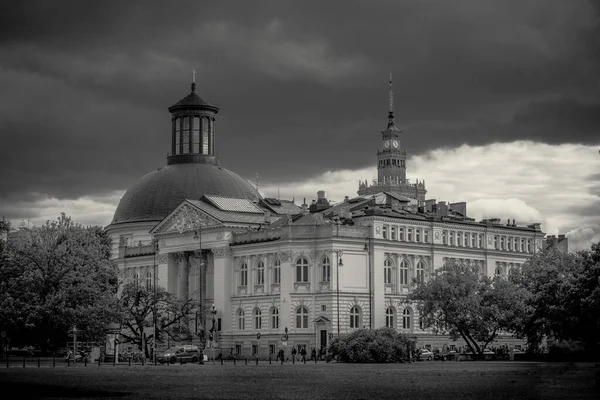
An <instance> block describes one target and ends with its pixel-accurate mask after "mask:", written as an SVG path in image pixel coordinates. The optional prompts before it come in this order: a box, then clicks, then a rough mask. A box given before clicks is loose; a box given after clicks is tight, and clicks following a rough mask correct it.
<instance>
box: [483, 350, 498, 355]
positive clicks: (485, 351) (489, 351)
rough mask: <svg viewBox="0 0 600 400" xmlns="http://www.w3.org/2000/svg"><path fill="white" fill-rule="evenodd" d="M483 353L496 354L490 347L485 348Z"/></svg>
mask: <svg viewBox="0 0 600 400" xmlns="http://www.w3.org/2000/svg"><path fill="white" fill-rule="evenodd" d="M483 354H484V355H486V354H496V353H494V352H493V351H492V350H490V349H485V350H484V351H483Z"/></svg>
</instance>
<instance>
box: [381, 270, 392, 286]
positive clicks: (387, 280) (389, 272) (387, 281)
mask: <svg viewBox="0 0 600 400" xmlns="http://www.w3.org/2000/svg"><path fill="white" fill-rule="evenodd" d="M383 274H384V276H383V280H384V283H385V284H391V283H392V269H391V268H390V267H385V269H384V271H383Z"/></svg>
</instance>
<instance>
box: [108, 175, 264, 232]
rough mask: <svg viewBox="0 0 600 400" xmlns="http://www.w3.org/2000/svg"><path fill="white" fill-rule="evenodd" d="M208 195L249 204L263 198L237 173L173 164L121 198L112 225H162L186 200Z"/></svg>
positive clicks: (137, 184) (147, 177)
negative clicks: (164, 219)
mask: <svg viewBox="0 0 600 400" xmlns="http://www.w3.org/2000/svg"><path fill="white" fill-rule="evenodd" d="M205 194H212V195H220V196H224V197H235V198H242V199H248V200H256V199H257V198H261V196H260V194H259V193H258V191H257V190H256V188H255V187H254V186H252V184H251V183H250V182H248V181H247V180H246V179H244V178H242V177H241V176H239V175H238V174H236V173H235V172H232V171H229V170H227V169H225V168H222V167H219V166H218V165H214V164H197V163H189V164H172V165H168V166H166V167H164V168H161V169H158V170H156V171H152V172H150V173H148V174H146V175H145V176H144V177H143V178H142V179H140V180H139V181H138V182H137V183H136V184H135V185H133V186H132V187H131V188H129V190H127V192H126V193H125V194H124V195H123V197H122V198H121V201H120V202H119V205H118V207H117V210H116V211H115V216H114V218H113V220H112V222H111V225H114V224H122V223H127V222H145V221H157V222H158V221H161V220H162V219H163V218H165V217H166V216H167V215H168V214H169V213H170V212H171V211H173V210H174V209H175V207H177V206H178V205H179V204H181V202H182V201H183V200H184V199H196V200H198V199H200V198H201V197H202V196H203V195H205Z"/></svg>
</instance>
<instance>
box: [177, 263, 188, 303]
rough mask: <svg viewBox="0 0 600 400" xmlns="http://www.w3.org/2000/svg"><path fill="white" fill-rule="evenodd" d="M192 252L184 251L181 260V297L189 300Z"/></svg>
mask: <svg viewBox="0 0 600 400" xmlns="http://www.w3.org/2000/svg"><path fill="white" fill-rule="evenodd" d="M189 289H190V254H189V253H187V252H186V253H183V255H182V257H181V261H180V262H179V299H180V300H184V301H185V300H188V299H189V298H190V297H189V296H190V293H189Z"/></svg>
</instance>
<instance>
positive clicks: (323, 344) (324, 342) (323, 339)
mask: <svg viewBox="0 0 600 400" xmlns="http://www.w3.org/2000/svg"><path fill="white" fill-rule="evenodd" d="M320 344H321V348H324V347H325V348H326V347H327V330H321V341H320Z"/></svg>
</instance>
